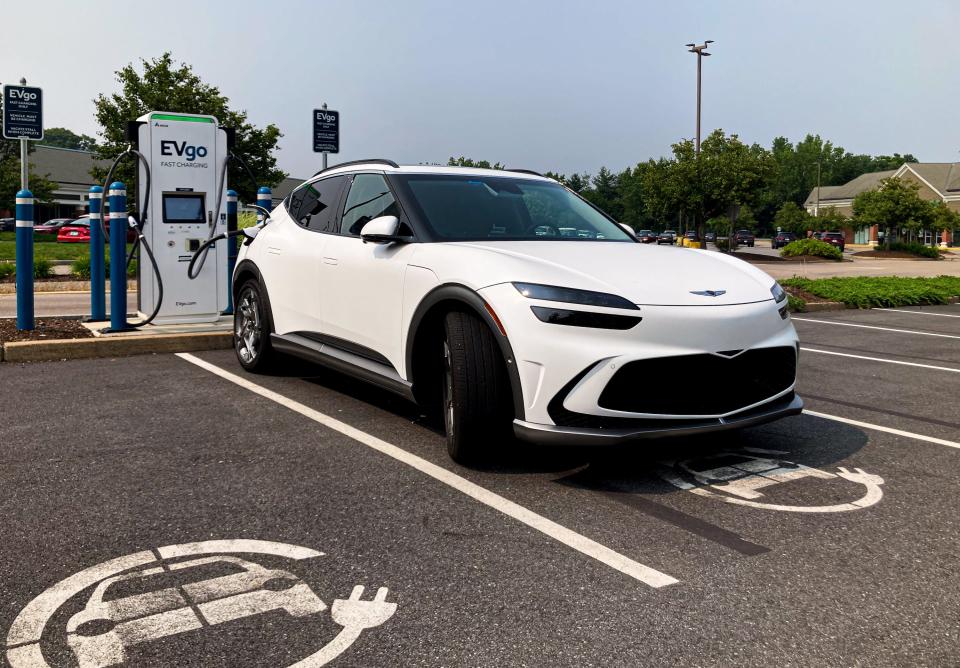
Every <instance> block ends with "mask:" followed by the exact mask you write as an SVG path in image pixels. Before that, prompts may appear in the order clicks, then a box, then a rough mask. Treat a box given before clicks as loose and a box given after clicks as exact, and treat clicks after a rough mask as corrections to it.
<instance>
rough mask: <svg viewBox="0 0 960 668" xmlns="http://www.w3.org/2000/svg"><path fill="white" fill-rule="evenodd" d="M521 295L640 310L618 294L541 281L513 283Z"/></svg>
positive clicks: (551, 300)
mask: <svg viewBox="0 0 960 668" xmlns="http://www.w3.org/2000/svg"><path fill="white" fill-rule="evenodd" d="M513 287H515V288H516V289H517V290H518V291H519V292H520V294H521V295H523V296H524V297H527V298H529V299H541V300H543V301H548V302H564V303H566V304H584V305H586V306H602V307H604V308H622V309H631V310H633V311H639V310H640V309H639V308H637V305H636V304H634V303H633V302H631V301H629V300H627V299H624V298H623V297H620V296H618V295H611V294H608V293H606V292H594V291H592V290H577V289H574V288H561V287H557V286H555V285H540V284H539V283H513Z"/></svg>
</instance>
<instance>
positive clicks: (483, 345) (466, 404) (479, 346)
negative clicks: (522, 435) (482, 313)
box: [443, 311, 511, 464]
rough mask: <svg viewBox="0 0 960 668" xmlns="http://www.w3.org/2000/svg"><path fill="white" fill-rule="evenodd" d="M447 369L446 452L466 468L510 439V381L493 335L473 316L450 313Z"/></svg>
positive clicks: (446, 335)
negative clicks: (465, 465) (466, 465)
mask: <svg viewBox="0 0 960 668" xmlns="http://www.w3.org/2000/svg"><path fill="white" fill-rule="evenodd" d="M443 366H444V382H443V424H444V430H445V432H446V436H447V452H448V453H449V454H450V457H451V458H452V459H453V460H454V461H456V462H459V463H461V464H469V463H477V462H479V461H481V460H482V459H483V458H484V455H488V454H490V453H491V452H493V451H495V450H496V449H497V447H498V446H499V445H500V444H501V443H503V442H504V441H505V440H507V439H509V438H510V425H511V401H510V399H511V392H510V381H509V378H508V377H507V369H506V365H505V364H504V361H503V356H502V355H501V354H500V348H499V346H498V345H497V342H496V340H495V339H494V335H493V332H491V331H490V328H489V327H487V325H486V324H485V323H484V322H483V321H481V320H480V319H479V318H478V317H476V316H474V315H472V314H470V313H464V312H460V311H454V312H451V313H448V314H447V315H446V317H445V319H444V340H443Z"/></svg>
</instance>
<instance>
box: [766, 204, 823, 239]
mask: <svg viewBox="0 0 960 668" xmlns="http://www.w3.org/2000/svg"><path fill="white" fill-rule="evenodd" d="M812 220H813V216H811V215H810V214H809V213H807V211H806V209H804V208H803V207H800V206H797V204H796V202H784V203H783V206H781V207H780V208H779V209H778V210H777V214H776V215H775V216H774V217H773V224H774V226H776V227H777V229H780V230H783V231H784V232H795V233H797V234H802V233H804V232H806V231H807V230H809V229H812V226H813V222H811V221H812Z"/></svg>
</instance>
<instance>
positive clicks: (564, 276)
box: [444, 241, 774, 306]
mask: <svg viewBox="0 0 960 668" xmlns="http://www.w3.org/2000/svg"><path fill="white" fill-rule="evenodd" d="M444 245H446V246H460V247H468V248H470V249H471V250H473V251H474V252H481V253H483V254H484V255H487V256H488V258H489V261H487V262H484V265H486V266H487V267H488V269H489V270H490V271H489V273H488V275H487V278H488V280H487V281H485V285H483V286H481V287H487V286H488V285H494V284H496V283H503V282H506V281H523V282H529V283H543V284H547V285H559V286H563V287H572V288H582V289H586V290H597V291H602V292H610V293H613V294H617V295H620V296H622V297H625V298H627V299H629V300H630V301H632V302H633V303H635V304H640V305H651V306H654V305H657V306H697V305H703V306H720V305H730V304H745V303H751V302H758V301H766V300H769V299H772V296H771V294H770V287H771V286H772V285H773V283H774V280H773V279H772V278H771V277H770V276H768V275H767V274H766V273H764V272H763V271H761V270H759V269H757V268H756V267H754V266H753V265H750V264H748V263H746V262H743V261H742V260H738V259H736V258H733V257H730V256H729V255H725V254H723V253H719V252H715V251H705V250H697V249H692V248H674V247H669V248H666V247H663V246H659V247H658V246H649V245H645V244H639V243H618V242H604V241H492V242H458V243H453V244H444ZM491 255H492V256H495V258H496V261H494V258H493V257H490V256H491ZM478 259H479V258H478ZM498 279H499V280H498ZM708 291H710V292H713V293H715V294H714V295H710V294H695V293H697V292H703V293H706V292H708Z"/></svg>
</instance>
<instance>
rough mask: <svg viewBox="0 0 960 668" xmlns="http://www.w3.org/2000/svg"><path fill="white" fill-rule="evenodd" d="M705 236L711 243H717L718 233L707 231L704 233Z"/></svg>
mask: <svg viewBox="0 0 960 668" xmlns="http://www.w3.org/2000/svg"><path fill="white" fill-rule="evenodd" d="M703 238H704V239H705V240H706V241H709V242H710V243H717V233H716V232H707V233H706V234H704V235H703Z"/></svg>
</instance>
